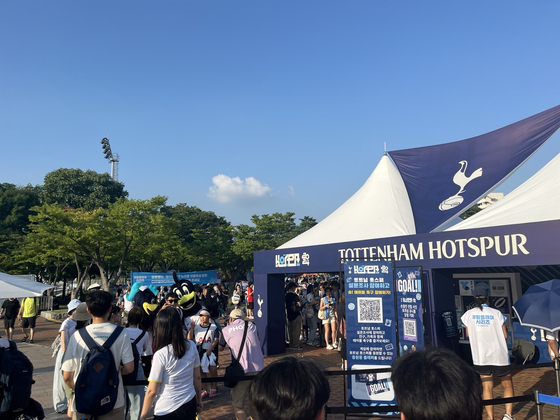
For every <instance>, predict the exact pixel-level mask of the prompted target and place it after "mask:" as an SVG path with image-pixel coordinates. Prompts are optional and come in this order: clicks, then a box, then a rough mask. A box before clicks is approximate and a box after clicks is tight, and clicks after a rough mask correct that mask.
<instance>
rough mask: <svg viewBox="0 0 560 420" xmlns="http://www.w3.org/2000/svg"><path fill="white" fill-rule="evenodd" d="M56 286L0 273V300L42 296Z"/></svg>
mask: <svg viewBox="0 0 560 420" xmlns="http://www.w3.org/2000/svg"><path fill="white" fill-rule="evenodd" d="M52 288H54V286H51V285H48V284H45V283H39V282H37V281H32V280H27V279H24V278H21V277H18V276H12V275H11V274H7V273H3V272H1V271H0V299H8V298H23V297H34V296H42V295H43V292H44V291H45V290H49V289H52Z"/></svg>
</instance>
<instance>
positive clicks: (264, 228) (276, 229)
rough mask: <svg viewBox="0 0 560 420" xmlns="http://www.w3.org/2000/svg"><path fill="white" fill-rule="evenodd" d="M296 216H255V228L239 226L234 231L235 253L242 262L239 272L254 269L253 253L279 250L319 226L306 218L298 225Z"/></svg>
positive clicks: (278, 214) (253, 217) (275, 214)
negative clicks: (308, 230)
mask: <svg viewBox="0 0 560 420" xmlns="http://www.w3.org/2000/svg"><path fill="white" fill-rule="evenodd" d="M294 215H295V213H291V212H287V213H285V214H282V213H274V214H272V215H268V214H263V215H262V216H257V215H253V216H252V217H251V221H252V222H253V225H254V226H249V225H244V224H241V225H239V226H237V227H236V228H235V230H234V238H235V241H234V245H233V251H234V253H235V254H236V255H238V256H239V257H240V259H241V260H242V263H239V270H250V269H251V268H252V267H253V252H255V251H263V250H267V249H275V248H278V247H279V246H280V245H282V244H284V243H286V242H288V241H289V240H290V239H293V238H295V237H296V236H298V235H300V234H301V233H303V232H305V231H306V230H307V229H310V228H311V227H313V226H315V225H316V224H317V222H316V221H315V219H314V218H312V217H309V216H305V217H304V218H303V219H300V224H299V225H297V224H296V219H295V218H294ZM240 272H243V271H240Z"/></svg>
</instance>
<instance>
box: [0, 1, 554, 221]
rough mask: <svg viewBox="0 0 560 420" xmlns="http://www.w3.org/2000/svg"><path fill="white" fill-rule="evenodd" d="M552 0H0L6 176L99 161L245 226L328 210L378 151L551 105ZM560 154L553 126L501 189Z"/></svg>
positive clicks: (130, 181)
mask: <svg viewBox="0 0 560 420" xmlns="http://www.w3.org/2000/svg"><path fill="white" fill-rule="evenodd" d="M559 17H560V3H558V2H551V1H545V2H528V1H508V2H489V1H487V0H485V1H476V0H475V1H468V2H467V1H463V2H456V1H448V0H446V1H430V2H419V1H383V0H348V1H328V0H327V1H325V0H321V1H314V0H309V1H308V0H305V1H301V0H299V1H291V0H282V1H278V0H277V1H272V0H267V1H265V0H259V1H245V0H181V1H171V0H166V1H147V0H140V1H138V0H135V1H127V0H119V1H114V0H110V1H105V0H83V1H82V0H81V1H76V0H71V1H63V0H53V1H26V0H18V1H4V2H1V3H0V142H1V143H0V144H1V146H2V150H1V152H0V182H10V183H14V184H18V185H25V184H28V183H29V184H33V185H36V184H42V183H43V179H44V176H45V174H47V173H48V172H50V171H53V170H55V169H58V168H61V167H65V168H80V169H83V170H87V169H92V170H95V171H98V172H108V171H109V170H110V165H109V163H108V162H107V161H106V160H105V159H104V157H103V153H102V149H101V144H100V141H101V139H102V138H103V137H106V136H107V137H109V140H110V142H111V146H112V149H113V152H114V153H118V154H119V155H120V159H121V162H120V167H119V180H120V181H121V182H124V184H125V187H126V189H127V190H128V191H129V193H130V197H131V198H136V199H148V198H151V197H153V196H155V195H165V196H167V197H168V198H169V200H168V203H169V204H176V203H187V204H189V205H194V206H198V207H200V208H201V209H203V210H209V211H213V212H215V213H216V214H218V215H220V216H224V217H225V218H226V219H227V220H229V221H230V222H232V223H233V224H239V223H249V222H250V217H251V215H253V214H259V215H260V214H265V213H269V214H270V213H273V212H277V211H278V212H287V211H292V212H295V213H296V217H303V216H312V217H315V218H316V219H317V220H321V219H323V218H324V217H326V216H327V215H328V214H330V213H331V212H332V211H333V210H335V209H336V208H337V207H338V206H340V205H341V204H342V203H343V202H344V201H345V200H346V199H348V198H349V197H350V196H351V195H352V194H353V193H354V192H355V191H356V190H358V189H359V187H360V186H361V185H362V184H363V183H364V182H365V180H366V179H367V177H368V176H369V175H370V173H371V172H372V171H373V169H374V168H375V166H376V165H377V163H378V161H379V160H380V158H381V156H382V154H383V150H384V144H385V143H386V144H387V149H388V150H398V149H403V148H410V147H418V146H426V145H430V144H437V143H443V142H448V141H455V140H462V139H465V138H468V137H472V136H476V135H479V134H483V133H486V132H488V131H492V130H495V129H497V128H500V127H502V126H505V125H508V124H510V123H513V122H516V121H518V120H521V119H523V118H526V117H528V116H530V115H533V114H536V113H538V112H540V111H543V110H545V109H548V108H551V107H553V106H555V105H558V104H560V82H559V79H558V75H559V74H560V54H559V52H560V25H558V18H559ZM558 153H560V134H558V133H557V134H555V135H554V136H553V137H552V138H551V139H550V140H549V141H548V142H547V144H546V145H545V146H543V148H541V150H539V151H538V152H537V153H536V154H535V155H534V156H533V157H532V158H531V159H530V160H529V162H528V163H526V164H525V166H524V167H523V168H522V169H521V170H519V171H518V172H517V173H516V174H515V175H514V176H513V177H511V178H510V180H508V181H507V183H506V184H504V185H503V186H502V187H500V189H499V190H500V191H503V192H508V191H511V190H512V189H513V188H515V186H517V185H518V184H519V183H521V182H522V181H524V180H525V179H527V178H528V177H530V176H531V175H532V174H533V173H535V172H536V171H537V170H538V169H539V168H540V167H541V166H543V165H544V164H545V163H546V162H548V160H550V159H551V158H552V157H553V156H555V155H556V154H558Z"/></svg>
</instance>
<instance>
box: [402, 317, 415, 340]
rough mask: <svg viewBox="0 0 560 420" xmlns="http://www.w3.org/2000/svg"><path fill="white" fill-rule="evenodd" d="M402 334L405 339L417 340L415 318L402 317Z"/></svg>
mask: <svg viewBox="0 0 560 420" xmlns="http://www.w3.org/2000/svg"><path fill="white" fill-rule="evenodd" d="M402 326H403V336H404V339H405V340H409V341H418V333H417V329H416V320H415V319H403V320H402Z"/></svg>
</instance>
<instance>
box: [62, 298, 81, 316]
mask: <svg viewBox="0 0 560 420" xmlns="http://www.w3.org/2000/svg"><path fill="white" fill-rule="evenodd" d="M80 303H82V301H81V300H80V299H72V300H71V301H70V302H69V303H68V309H67V311H66V312H68V313H70V312H71V311H73V310H74V309H76V308H77V307H78V305H79V304H80Z"/></svg>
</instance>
